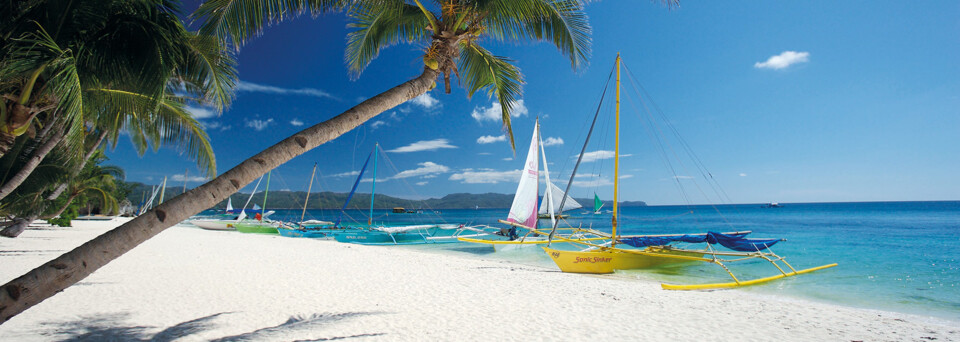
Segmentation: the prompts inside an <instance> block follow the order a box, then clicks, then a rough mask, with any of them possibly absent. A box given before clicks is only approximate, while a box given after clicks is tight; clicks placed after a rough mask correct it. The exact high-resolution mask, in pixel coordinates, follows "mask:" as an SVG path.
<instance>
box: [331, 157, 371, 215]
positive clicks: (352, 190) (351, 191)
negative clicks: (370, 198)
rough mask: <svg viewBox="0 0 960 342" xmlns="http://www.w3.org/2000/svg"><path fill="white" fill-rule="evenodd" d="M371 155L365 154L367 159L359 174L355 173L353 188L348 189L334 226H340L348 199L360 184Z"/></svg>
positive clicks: (348, 202)
mask: <svg viewBox="0 0 960 342" xmlns="http://www.w3.org/2000/svg"><path fill="white" fill-rule="evenodd" d="M371 155H373V152H370V154H368V155H367V160H366V161H365V162H363V168H362V169H360V174H359V175H357V180H356V181H355V182H353V189H350V195H347V201H346V202H344V203H343V208H341V209H340V215H338V216H337V223H335V224H334V225H333V226H334V227H335V228H339V227H340V220H342V219H343V212H344V210H347V205H348V204H350V199H351V198H353V193H354V192H356V191H357V185H359V184H360V179H361V178H363V172H364V171H366V170H367V164H368V163H370V156H371Z"/></svg>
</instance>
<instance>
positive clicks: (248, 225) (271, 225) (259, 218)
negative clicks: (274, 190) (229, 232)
mask: <svg viewBox="0 0 960 342" xmlns="http://www.w3.org/2000/svg"><path fill="white" fill-rule="evenodd" d="M272 174H273V171H270V172H269V173H267V186H266V188H265V189H264V191H263V208H264V209H262V210H266V207H267V195H268V194H269V192H270V175H272ZM246 216H247V214H246V212H244V211H241V212H240V218H239V219H238V220H237V221H239V222H237V223H236V224H234V225H233V228H234V229H236V230H237V231H238V232H241V233H253V234H272V235H276V234H279V232H278V231H277V228H280V225H281V224H282V223H281V222H280V221H272V220H270V219H267V218H266V217H264V216H263V215H261V214H260V213H257V214H256V215H255V216H254V219H253V220H244V218H246Z"/></svg>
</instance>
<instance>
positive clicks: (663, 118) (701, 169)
mask: <svg viewBox="0 0 960 342" xmlns="http://www.w3.org/2000/svg"><path fill="white" fill-rule="evenodd" d="M627 73H628V77H630V79H631V81H632V85H634V91H635V92H637V96H638V97H640V101H641V103H642V104H643V106H644V109H645V110H646V113H647V115H648V116H650V117H651V121H652V122H653V123H654V125H656V120H655V119H653V118H652V117H653V112H652V111H650V109H649V107H647V105H646V101H645V100H644V97H643V96H641V95H640V94H639V92H638V91H637V88H642V85H639V81H637V80H636V78H635V77H634V76H633V73H632V72H630V70H629V69H628V70H627ZM647 98H648V99H647V100H650V99H649V95H648V96H647ZM650 101H652V100H650ZM659 114H660V119H661V121H663V122H664V124H665V125H667V126H668V127H669V128H671V130H672V133H674V136H675V137H676V138H677V139H678V140H680V141H681V142H683V140H682V139H683V138H682V136H680V133H679V131H678V130H677V129H676V127H675V126H673V125H672V124H671V123H670V121H669V120H667V118H666V115H664V114H663V112H662V111H660V112H659ZM656 127H657V131H658V132H660V136H661V138H662V139H663V140H664V141H665V142H667V146H668V147H669V148H670V151H671V152H672V153H673V155H674V157H676V158H677V162H678V163H679V164H680V166H681V167H682V168H683V169H684V171H685V172H689V171H688V170H687V169H686V165H685V164H684V163H683V161H682V160H681V159H680V157H679V156H678V155H677V153H676V151H675V150H674V148H673V146H672V145H670V144H669V142H668V141H666V136H664V135H663V133H662V130H660V128H659V126H656ZM685 152H687V156H688V157H690V158H691V160H693V161H694V165H695V166H696V167H697V169H698V171H699V172H700V175H701V176H702V177H704V179H706V180H707V184H708V185H710V187H711V189H712V190H713V192H714V194H716V195H717V198H718V199H719V202H721V203H722V202H723V201H724V199H723V196H722V195H721V194H720V192H719V191H718V189H717V187H716V186H714V183H716V180H714V182H711V177H707V175H706V174H705V172H706V168H705V166H704V165H702V162H700V163H699V164H698V163H697V162H698V159H697V158H695V154H693V153H692V152H693V151H692V149H691V148H690V147H689V145H686V146H685ZM706 173H709V172H706ZM717 185H719V184H718V183H717ZM694 186H696V188H697V190H698V191H699V192H700V194H701V195H703V196H704V198H705V199H707V200H708V201H709V196H707V194H706V193H705V192H704V191H703V189H702V188H701V187H700V184H699V183H698V182H696V181H694ZM709 205H710V207H711V208H713V210H714V211H715V212H716V213H717V214H718V215H719V216H720V217H721V218H722V219H723V220H724V222H726V224H727V225H729V226H733V224H732V223H730V221H729V220H728V219H727V217H726V216H724V215H723V213H721V212H720V209H719V208H717V206H716V205H714V204H713V203H709Z"/></svg>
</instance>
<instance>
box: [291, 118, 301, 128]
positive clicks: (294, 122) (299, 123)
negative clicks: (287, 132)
mask: <svg viewBox="0 0 960 342" xmlns="http://www.w3.org/2000/svg"><path fill="white" fill-rule="evenodd" d="M290 124H291V125H294V126H297V127H299V126H303V121H300V119H297V118H293V120H290Z"/></svg>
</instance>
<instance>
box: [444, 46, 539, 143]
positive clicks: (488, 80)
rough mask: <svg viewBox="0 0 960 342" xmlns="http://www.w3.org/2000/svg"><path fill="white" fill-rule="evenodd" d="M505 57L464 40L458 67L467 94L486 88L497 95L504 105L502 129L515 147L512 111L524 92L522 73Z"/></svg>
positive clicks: (489, 94)
mask: <svg viewBox="0 0 960 342" xmlns="http://www.w3.org/2000/svg"><path fill="white" fill-rule="evenodd" d="M510 62H511V61H510V60H509V59H507V58H505V57H500V56H494V55H493V54H492V53H491V52H490V51H487V50H486V49H484V48H482V47H480V46H479V45H476V44H472V43H470V44H465V46H463V51H462V53H461V54H460V60H459V62H458V66H457V67H458V68H459V69H460V75H461V77H462V79H463V81H464V83H465V84H466V87H467V96H473V94H474V93H475V92H477V91H479V90H483V89H486V90H487V95H488V96H491V97H492V96H493V95H496V96H497V101H498V102H499V103H500V108H501V109H502V118H501V119H502V121H503V129H504V131H505V132H506V133H507V135H508V136H509V137H510V148H511V149H513V150H516V147H515V146H516V144H515V143H514V139H513V128H512V125H511V123H510V111H511V110H512V109H513V106H514V103H515V102H516V101H517V100H518V99H519V97H520V95H522V93H523V88H522V84H523V75H522V74H521V73H520V69H518V68H517V67H516V66H514V65H513V64H511V63H510Z"/></svg>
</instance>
